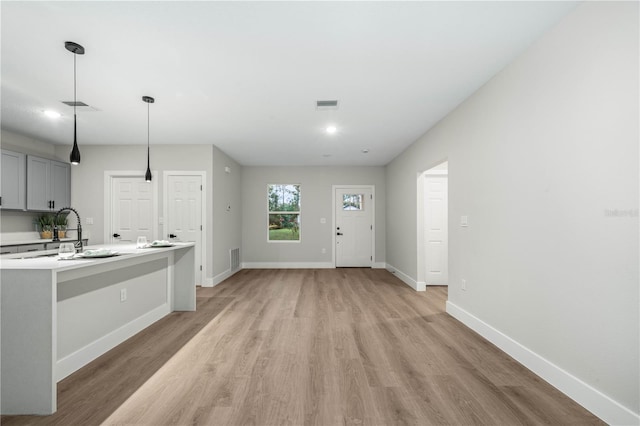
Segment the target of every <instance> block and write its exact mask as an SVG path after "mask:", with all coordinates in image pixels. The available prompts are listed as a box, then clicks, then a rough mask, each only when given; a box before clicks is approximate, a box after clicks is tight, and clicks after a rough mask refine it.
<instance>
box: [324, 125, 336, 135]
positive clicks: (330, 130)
mask: <svg viewBox="0 0 640 426" xmlns="http://www.w3.org/2000/svg"><path fill="white" fill-rule="evenodd" d="M326 130H327V133H329V134H330V135H332V134H334V133H335V132H336V131H337V130H338V129H337V128H336V126H327V129H326Z"/></svg>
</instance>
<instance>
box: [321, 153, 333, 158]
mask: <svg viewBox="0 0 640 426" xmlns="http://www.w3.org/2000/svg"><path fill="white" fill-rule="evenodd" d="M322 156H323V157H325V158H329V157H331V154H322Z"/></svg>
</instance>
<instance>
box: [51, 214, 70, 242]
mask: <svg viewBox="0 0 640 426" xmlns="http://www.w3.org/2000/svg"><path fill="white" fill-rule="evenodd" d="M54 221H55V225H56V226H57V227H58V238H65V237H66V236H67V226H68V225H69V219H67V215H66V214H60V215H58V217H57V218H54Z"/></svg>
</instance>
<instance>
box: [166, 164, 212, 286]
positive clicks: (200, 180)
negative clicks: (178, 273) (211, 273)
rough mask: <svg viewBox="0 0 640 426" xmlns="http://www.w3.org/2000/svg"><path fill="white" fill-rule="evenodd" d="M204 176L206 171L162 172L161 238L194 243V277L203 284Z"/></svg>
mask: <svg viewBox="0 0 640 426" xmlns="http://www.w3.org/2000/svg"><path fill="white" fill-rule="evenodd" d="M205 176H206V174H205V172H177V171H176V172H164V199H165V200H166V202H165V204H164V213H163V214H164V219H165V227H164V231H165V237H164V238H167V239H169V238H175V239H176V240H178V241H189V242H194V243H195V244H196V247H195V258H196V259H195V277H196V284H198V285H204V284H206V283H205V278H206V265H205V262H204V261H205V260H206V249H205V246H206V242H205V235H206V233H205V222H206V221H205V217H206V210H205V207H206V202H205V196H204V194H205V191H204V185H205V180H206V179H205ZM171 235H174V237H170V236H171Z"/></svg>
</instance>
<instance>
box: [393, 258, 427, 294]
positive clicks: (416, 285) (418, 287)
mask: <svg viewBox="0 0 640 426" xmlns="http://www.w3.org/2000/svg"><path fill="white" fill-rule="evenodd" d="M387 271H389V272H391V273H392V274H394V275H395V276H396V277H398V278H400V279H401V280H402V282H404V283H405V284H406V285H408V286H409V287H411V288H412V289H414V290H415V291H425V290H426V286H425V284H424V283H423V282H418V281H416V280H414V279H413V278H411V277H410V276H409V275H407V274H405V273H404V272H402V271H401V270H399V269H398V268H396V267H394V266H393V265H389V264H388V263H387Z"/></svg>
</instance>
